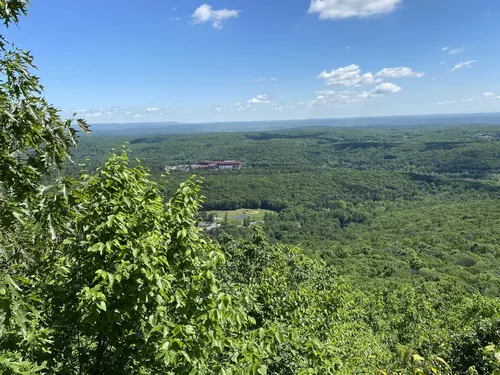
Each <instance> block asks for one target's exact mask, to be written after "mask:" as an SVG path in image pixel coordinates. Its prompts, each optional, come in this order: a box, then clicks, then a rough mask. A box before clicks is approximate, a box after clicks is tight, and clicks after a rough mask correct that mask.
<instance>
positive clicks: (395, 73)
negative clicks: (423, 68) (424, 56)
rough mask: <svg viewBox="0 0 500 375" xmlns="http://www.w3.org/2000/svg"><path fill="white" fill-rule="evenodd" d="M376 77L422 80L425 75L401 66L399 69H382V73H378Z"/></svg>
mask: <svg viewBox="0 0 500 375" xmlns="http://www.w3.org/2000/svg"><path fill="white" fill-rule="evenodd" d="M375 75H376V76H377V77H384V78H403V77H415V78H422V77H423V76H425V73H422V72H414V71H413V70H411V69H410V68H407V67H404V66H400V67H398V68H385V69H382V70H381V71H380V72H378V73H377V74H375Z"/></svg>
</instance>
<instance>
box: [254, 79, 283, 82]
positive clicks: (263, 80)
mask: <svg viewBox="0 0 500 375" xmlns="http://www.w3.org/2000/svg"><path fill="white" fill-rule="evenodd" d="M253 80H254V81H255V82H268V81H277V79H276V78H254V79H253Z"/></svg>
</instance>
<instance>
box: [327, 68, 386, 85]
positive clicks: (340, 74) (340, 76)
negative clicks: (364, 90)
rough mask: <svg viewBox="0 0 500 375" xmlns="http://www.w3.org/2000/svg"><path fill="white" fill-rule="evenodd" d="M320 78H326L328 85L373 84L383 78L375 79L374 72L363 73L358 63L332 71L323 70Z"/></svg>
mask: <svg viewBox="0 0 500 375" xmlns="http://www.w3.org/2000/svg"><path fill="white" fill-rule="evenodd" d="M318 78H322V79H324V80H325V83H326V84H327V85H328V86H354V87H357V86H364V85H372V84H374V83H377V82H381V81H382V80H381V79H375V77H374V76H373V74H371V73H365V74H363V75H361V69H360V68H359V66H357V65H354V64H352V65H349V66H346V67H344V68H339V69H337V70H332V71H331V72H329V73H328V72H326V71H323V72H322V73H321V74H320V75H319V76H318Z"/></svg>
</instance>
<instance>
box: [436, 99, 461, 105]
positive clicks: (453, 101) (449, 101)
mask: <svg viewBox="0 0 500 375" xmlns="http://www.w3.org/2000/svg"><path fill="white" fill-rule="evenodd" d="M456 102H457V101H456V100H445V101H444V102H437V103H436V104H439V105H443V104H455V103H456Z"/></svg>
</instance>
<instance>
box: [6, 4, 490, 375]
mask: <svg viewBox="0 0 500 375" xmlns="http://www.w3.org/2000/svg"><path fill="white" fill-rule="evenodd" d="M27 6H28V3H27V1H23V0H18V1H9V2H4V3H2V4H1V6H0V18H1V19H2V20H3V21H4V23H5V25H6V26H8V25H10V24H11V23H12V22H17V21H18V18H19V17H20V15H21V14H22V13H26V11H27ZM0 61H1V64H0V69H1V73H2V74H1V75H2V79H3V80H4V81H2V84H1V85H0V105H1V107H2V112H1V114H0V123H1V127H0V218H1V220H0V373H2V374H6V375H11V374H19V375H28V374H29V375H33V374H65V375H73V374H74V375H77V374H95V375H99V374H103V375H104V374H148V375H149V374H150V375H153V374H159V375H160V374H162V375H163V374H176V375H177V374H178V375H184V374H189V375H196V374H200V375H201V374H214V375H215V374H225V375H229V374H234V375H237V374H241V375H244V374H252V375H255V374H261V375H264V374H274V375H289V374H347V375H349V374H352V375H354V374H374V373H379V374H400V375H411V374H413V375H416V374H447V375H451V374H465V373H467V374H497V373H498V372H499V371H500V361H499V358H500V348H498V345H499V344H500V334H499V332H500V302H499V301H498V299H497V298H493V297H488V296H485V295H483V296H481V295H479V294H477V293H467V292H466V291H464V290H463V288H462V287H461V286H460V285H457V284H456V283H455V282H454V281H453V280H451V281H449V280H440V281H439V282H437V283H435V284H423V285H420V286H411V285H402V284H400V283H393V284H387V285H381V286H380V288H378V289H376V290H375V291H373V292H364V291H362V290H358V289H357V288H356V286H355V285H356V282H357V280H356V279H355V278H349V277H345V278H344V277H340V276H339V275H338V272H337V270H336V269H335V268H334V267H331V266H329V265H327V264H326V263H325V262H324V261H322V260H320V259H314V258H312V257H309V256H307V255H306V254H305V253H304V252H303V251H302V250H301V249H300V248H299V247H296V246H292V245H286V244H279V243H275V242H274V241H273V240H272V238H271V239H269V238H268V237H267V236H266V234H265V232H264V229H261V228H260V227H258V226H252V227H251V228H249V229H248V231H246V233H245V235H244V236H243V237H238V238H234V237H231V236H230V235H229V234H228V233H221V234H220V240H219V242H215V241H213V240H212V239H210V238H207V237H206V235H205V233H203V232H202V231H200V230H199V229H197V225H196V224H197V221H198V219H199V216H200V214H199V210H200V208H201V207H202V198H201V197H200V185H199V182H198V181H196V180H194V179H188V180H187V181H185V182H183V183H181V184H180V185H178V186H177V187H176V188H175V191H174V192H173V193H169V191H170V190H169V189H171V188H169V185H171V184H167V185H165V183H164V182H158V181H155V180H157V179H156V178H152V176H151V175H150V174H149V172H148V171H147V170H146V169H145V168H144V167H142V166H141V165H136V164H137V163H136V162H133V163H132V162H130V160H129V157H128V153H127V152H125V151H124V152H121V153H118V154H113V155H111V156H110V157H109V158H108V160H107V161H106V162H105V163H104V164H103V165H101V166H100V167H99V168H97V169H96V170H95V171H91V172H90V173H83V174H80V175H79V176H78V177H77V178H74V177H70V176H69V175H67V174H65V173H64V168H65V163H66V162H67V160H68V159H69V156H70V151H71V149H72V147H73V146H74V145H75V144H76V141H77V137H76V132H75V130H74V129H73V128H72V127H71V124H72V120H71V119H70V120H68V121H63V120H61V119H60V118H59V116H58V112H57V110H56V109H55V108H54V107H52V106H50V105H49V104H48V103H47V102H46V101H45V99H44V98H43V96H42V87H41V86H40V84H39V81H38V78H37V77H35V76H34V75H32V73H31V68H33V65H32V61H33V59H32V57H31V55H30V54H29V53H27V52H24V51H21V50H18V49H16V48H15V47H14V46H13V45H11V44H8V43H7V41H5V40H4V39H2V43H0ZM76 122H77V123H78V125H79V126H80V128H81V130H82V131H83V132H84V133H88V132H90V130H89V127H88V125H87V124H86V122H85V121H83V120H76ZM361 190H363V189H361ZM389 190H393V189H389ZM396 190H397V189H396ZM346 194H347V193H346ZM368 194H371V193H370V192H368ZM395 194H396V196H397V197H399V198H398V199H400V200H401V202H404V199H403V198H402V197H400V194H399V193H395ZM343 198H345V199H347V198H348V196H347V195H346V196H345V197H342V198H334V197H333V196H325V197H323V198H321V199H320V200H319V201H318V202H319V203H320V204H319V205H318V204H317V205H316V206H315V210H313V211H314V212H325V213H327V216H328V217H329V218H330V219H331V220H332V222H334V221H335V220H336V221H337V223H338V226H337V230H338V231H344V230H348V229H349V228H351V227H353V226H356V225H362V224H363V223H364V221H365V220H366V219H364V218H363V217H362V212H361V211H360V207H358V204H355V203H352V202H350V201H346V200H344V199H343ZM376 203H377V202H374V204H375V205H376ZM311 209H312V208H311ZM479 212H480V211H479V209H478V211H476V212H475V213H471V214H469V215H472V216H474V215H479ZM281 214H283V221H295V222H299V223H301V222H304V223H306V222H307V221H308V217H307V215H306V216H304V217H301V216H300V215H301V213H300V211H297V212H295V213H292V212H285V210H283V211H282V213H280V215H281ZM293 215H295V216H293ZM473 219H474V218H473ZM473 219H470V220H473ZM477 219H478V220H482V219H484V218H477ZM318 220H321V219H318ZM464 220H469V219H464ZM267 221H272V218H270V217H269V218H268V220H266V222H267ZM483 235H485V234H483ZM491 250H492V249H491V248H490V247H488V246H486V247H485V246H483V245H482V244H479V243H477V244H474V245H473V246H472V248H471V251H474V252H475V253H478V254H482V253H489V252H490V251H491ZM416 262H417V260H415V264H416ZM461 264H464V265H465V266H467V261H465V260H464V261H463V262H462V263H461ZM457 327H460V330H457Z"/></svg>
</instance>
